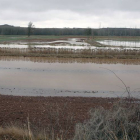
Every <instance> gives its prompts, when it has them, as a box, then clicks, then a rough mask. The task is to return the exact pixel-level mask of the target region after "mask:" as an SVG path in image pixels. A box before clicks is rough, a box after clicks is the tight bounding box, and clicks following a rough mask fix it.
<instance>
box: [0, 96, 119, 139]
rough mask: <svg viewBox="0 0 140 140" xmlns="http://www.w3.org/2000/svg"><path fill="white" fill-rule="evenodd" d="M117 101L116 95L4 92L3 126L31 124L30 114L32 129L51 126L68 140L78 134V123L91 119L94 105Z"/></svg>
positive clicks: (1, 98)
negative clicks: (11, 94)
mask: <svg viewBox="0 0 140 140" xmlns="http://www.w3.org/2000/svg"><path fill="white" fill-rule="evenodd" d="M117 100H118V99H114V98H83V97H20V96H8V95H0V126H3V127H4V126H5V125H7V124H11V123H13V124H15V123H18V124H21V125H27V117H29V120H30V123H31V129H32V130H33V131H34V132H36V131H40V130H42V129H44V128H45V129H46V128H47V127H48V125H49V127H51V129H52V128H53V129H54V132H55V133H57V134H58V135H64V136H63V137H64V139H68V138H71V137H72V136H73V135H74V128H75V125H76V124H77V123H81V122H84V121H85V120H87V119H88V118H89V110H90V109H91V108H96V107H100V106H102V107H104V108H106V109H108V108H109V107H111V106H112V104H113V102H115V101H117ZM70 117H71V119H70ZM60 129H61V130H62V131H63V134H62V131H61V133H60ZM66 132H67V133H66Z"/></svg>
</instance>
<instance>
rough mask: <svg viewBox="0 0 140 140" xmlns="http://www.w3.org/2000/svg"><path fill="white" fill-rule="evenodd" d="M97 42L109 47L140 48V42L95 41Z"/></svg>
mask: <svg viewBox="0 0 140 140" xmlns="http://www.w3.org/2000/svg"><path fill="white" fill-rule="evenodd" d="M97 42H99V43H101V44H104V45H109V46H122V47H130V48H131V47H132V48H140V41H128V40H126V41H118V40H102V41H97Z"/></svg>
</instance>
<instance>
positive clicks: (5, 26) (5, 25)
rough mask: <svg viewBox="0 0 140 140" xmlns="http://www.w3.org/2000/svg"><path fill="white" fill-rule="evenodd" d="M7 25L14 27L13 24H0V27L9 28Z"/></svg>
mask: <svg viewBox="0 0 140 140" xmlns="http://www.w3.org/2000/svg"><path fill="white" fill-rule="evenodd" d="M9 27H14V26H12V25H8V24H4V25H0V28H9Z"/></svg>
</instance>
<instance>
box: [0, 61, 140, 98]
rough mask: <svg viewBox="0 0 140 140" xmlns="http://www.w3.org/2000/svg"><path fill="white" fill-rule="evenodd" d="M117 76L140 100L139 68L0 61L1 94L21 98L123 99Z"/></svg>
mask: <svg viewBox="0 0 140 140" xmlns="http://www.w3.org/2000/svg"><path fill="white" fill-rule="evenodd" d="M107 69H109V70H112V71H113V72H115V74H117V75H118V76H119V77H120V78H121V79H122V80H123V82H124V83H125V84H126V86H127V87H129V90H130V91H132V93H131V95H132V96H133V97H137V98H139V97H140V89H139V87H140V65H137V64H127V65H126V64H121V63H118V64H107V63H102V64H98V63H94V62H89V63H78V62H76V61H75V62H74V61H73V62H71V63H69V62H68V63H62V62H61V63H59V62H54V63H53V62H47V61H46V62H33V61H28V60H26V61H23V60H4V59H0V83H1V84H0V94H6V95H7V94H8V95H20V96H82V97H118V96H119V97H126V96H127V93H126V92H125V86H124V85H123V84H122V82H121V81H120V80H119V79H118V78H117V77H116V76H115V75H114V74H113V73H112V72H111V71H109V70H107Z"/></svg>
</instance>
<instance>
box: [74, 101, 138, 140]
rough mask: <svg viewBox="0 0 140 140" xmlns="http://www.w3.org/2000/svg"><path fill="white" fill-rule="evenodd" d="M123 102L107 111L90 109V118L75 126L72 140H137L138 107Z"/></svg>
mask: <svg viewBox="0 0 140 140" xmlns="http://www.w3.org/2000/svg"><path fill="white" fill-rule="evenodd" d="M123 102H124V101H123ZM123 102H122V101H119V102H118V103H117V104H115V105H113V107H112V108H111V109H109V110H105V109H104V108H98V109H92V110H91V111H90V116H91V118H90V119H89V120H88V121H87V122H85V123H83V124H77V125H76V130H75V136H74V140H139V139H140V105H139V104H135V103H130V102H125V103H123Z"/></svg>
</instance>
